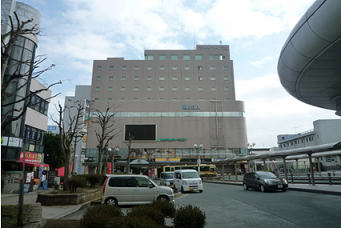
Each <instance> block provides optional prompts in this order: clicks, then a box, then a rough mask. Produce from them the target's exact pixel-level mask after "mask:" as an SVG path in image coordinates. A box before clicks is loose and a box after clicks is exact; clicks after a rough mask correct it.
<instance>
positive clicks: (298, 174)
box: [295, 158, 300, 177]
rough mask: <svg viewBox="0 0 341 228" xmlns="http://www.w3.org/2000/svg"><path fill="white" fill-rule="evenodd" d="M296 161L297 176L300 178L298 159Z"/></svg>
mask: <svg viewBox="0 0 341 228" xmlns="http://www.w3.org/2000/svg"><path fill="white" fill-rule="evenodd" d="M295 161H296V176H298V177H299V176H300V170H299V169H298V158H296V159H295Z"/></svg>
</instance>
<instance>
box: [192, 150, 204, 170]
mask: <svg viewBox="0 0 341 228" xmlns="http://www.w3.org/2000/svg"><path fill="white" fill-rule="evenodd" d="M193 147H194V149H195V150H196V151H197V154H198V160H197V164H198V174H199V177H200V165H201V160H200V152H199V153H198V149H200V151H201V150H202V149H203V148H204V146H203V145H202V144H200V145H199V147H198V145H197V144H194V145H193Z"/></svg>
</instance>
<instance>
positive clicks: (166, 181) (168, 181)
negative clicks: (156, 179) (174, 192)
mask: <svg viewBox="0 0 341 228" xmlns="http://www.w3.org/2000/svg"><path fill="white" fill-rule="evenodd" d="M173 176H174V172H162V173H161V174H160V185H164V186H168V187H171V188H173V187H174V184H173Z"/></svg>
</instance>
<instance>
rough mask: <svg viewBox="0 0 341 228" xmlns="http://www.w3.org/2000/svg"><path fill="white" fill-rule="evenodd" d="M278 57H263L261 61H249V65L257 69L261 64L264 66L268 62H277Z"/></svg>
mask: <svg viewBox="0 0 341 228" xmlns="http://www.w3.org/2000/svg"><path fill="white" fill-rule="evenodd" d="M278 57H279V55H275V56H268V57H265V58H263V59H261V60H257V61H251V62H250V64H251V65H253V66H255V67H258V68H259V67H261V65H262V64H264V63H266V62H270V61H273V60H278Z"/></svg>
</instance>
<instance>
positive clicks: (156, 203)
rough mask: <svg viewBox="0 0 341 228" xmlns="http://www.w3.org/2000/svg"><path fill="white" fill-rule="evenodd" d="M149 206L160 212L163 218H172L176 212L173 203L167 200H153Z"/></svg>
mask: <svg viewBox="0 0 341 228" xmlns="http://www.w3.org/2000/svg"><path fill="white" fill-rule="evenodd" d="M151 206H152V207H154V208H156V209H158V210H160V211H161V212H162V214H163V215H164V216H165V217H170V218H174V215H175V211H176V210H175V206H174V203H171V202H169V201H167V200H153V202H152V204H151Z"/></svg>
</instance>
